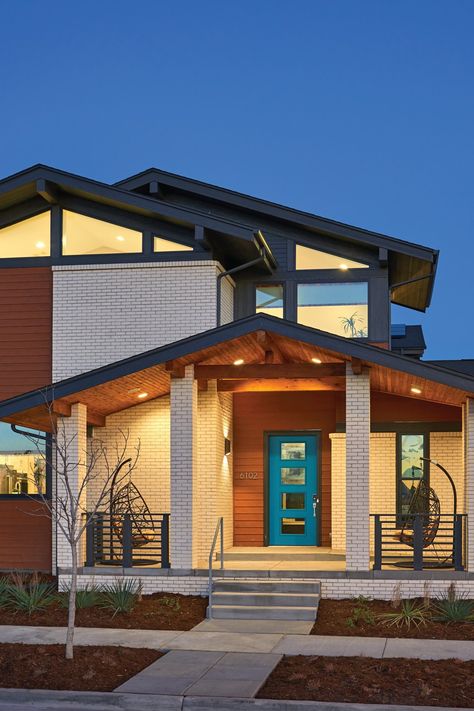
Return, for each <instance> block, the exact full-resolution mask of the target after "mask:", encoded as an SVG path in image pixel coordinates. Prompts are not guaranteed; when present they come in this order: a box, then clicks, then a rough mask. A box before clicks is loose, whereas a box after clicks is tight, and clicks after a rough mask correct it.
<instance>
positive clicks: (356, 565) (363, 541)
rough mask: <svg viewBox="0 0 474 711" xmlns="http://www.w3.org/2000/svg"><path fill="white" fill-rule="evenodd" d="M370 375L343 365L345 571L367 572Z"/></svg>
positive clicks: (368, 557) (366, 370)
mask: <svg viewBox="0 0 474 711" xmlns="http://www.w3.org/2000/svg"><path fill="white" fill-rule="evenodd" d="M369 452H370V373H369V371H368V369H366V368H362V371H361V372H360V373H359V374H355V373H354V372H353V370H352V365H351V363H347V364H346V569H347V570H368V569H369V565H370V548H369V538H370V519H369V513H370V511H369Z"/></svg>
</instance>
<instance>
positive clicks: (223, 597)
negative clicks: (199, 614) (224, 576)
mask: <svg viewBox="0 0 474 711" xmlns="http://www.w3.org/2000/svg"><path fill="white" fill-rule="evenodd" d="M318 603H319V595H316V594H309V595H302V594H301V593H293V592H292V593H286V592H263V591H262V592H260V591H259V592H227V591H226V592H213V593H212V604H213V605H252V606H260V607H273V606H275V607H295V606H296V607H313V608H315V607H317V605H318Z"/></svg>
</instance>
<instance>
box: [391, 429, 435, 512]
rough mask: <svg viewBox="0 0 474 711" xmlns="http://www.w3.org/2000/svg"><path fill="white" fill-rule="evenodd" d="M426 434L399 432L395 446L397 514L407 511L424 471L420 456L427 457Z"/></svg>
mask: <svg viewBox="0 0 474 711" xmlns="http://www.w3.org/2000/svg"><path fill="white" fill-rule="evenodd" d="M427 447H428V435H425V434H399V435H398V446H397V458H398V462H397V514H398V515H399V516H404V515H406V514H407V513H408V511H409V508H410V502H411V500H412V498H413V496H414V495H415V493H416V490H417V488H418V485H419V483H420V480H421V478H422V477H423V472H424V462H423V461H422V460H421V457H427V456H428V452H427Z"/></svg>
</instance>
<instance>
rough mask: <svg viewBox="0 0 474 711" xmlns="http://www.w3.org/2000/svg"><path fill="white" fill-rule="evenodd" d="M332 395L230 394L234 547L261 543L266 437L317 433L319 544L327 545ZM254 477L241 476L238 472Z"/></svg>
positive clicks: (290, 393)
mask: <svg viewBox="0 0 474 711" xmlns="http://www.w3.org/2000/svg"><path fill="white" fill-rule="evenodd" d="M336 397H337V393H330V392H270V393H268V392H267V393H236V394H235V395H234V444H233V453H234V475H233V476H234V545H236V546H263V545H264V434H265V432H272V431H291V430H321V473H320V494H321V514H322V531H321V534H322V538H321V545H323V546H328V545H330V538H329V532H330V530H331V445H330V440H329V433H330V432H334V431H335V427H336V406H335V402H336ZM245 472H249V473H251V474H256V475H257V478H256V479H248V478H241V473H245Z"/></svg>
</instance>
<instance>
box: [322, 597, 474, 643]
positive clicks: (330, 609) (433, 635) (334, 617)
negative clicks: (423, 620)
mask: <svg viewBox="0 0 474 711" xmlns="http://www.w3.org/2000/svg"><path fill="white" fill-rule="evenodd" d="M366 604H367V607H368V608H369V609H370V610H371V611H372V612H373V613H374V614H375V615H377V614H379V613H381V612H394V608H393V607H392V606H391V604H390V602H386V601H384V600H370V602H368V603H366ZM420 604H421V601H420ZM357 606H358V603H357V600H354V599H352V600H326V599H324V600H321V601H320V603H319V609H318V618H317V620H316V622H315V624H314V627H313V629H312V631H311V634H316V635H335V636H341V635H344V636H347V637H411V638H412V639H459V640H474V624H473V623H472V622H457V623H450V624H447V623H446V622H427V624H426V625H421V626H420V627H415V626H413V625H411V626H410V628H409V629H408V628H407V627H405V626H404V627H389V626H387V625H384V624H382V622H376V623H375V624H368V623H366V622H363V621H360V622H358V623H357V624H356V625H355V626H354V627H351V626H348V624H347V619H348V618H349V617H351V616H352V611H353V609H354V608H355V607H357Z"/></svg>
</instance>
